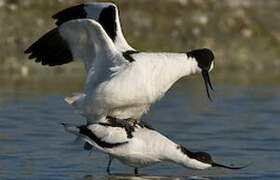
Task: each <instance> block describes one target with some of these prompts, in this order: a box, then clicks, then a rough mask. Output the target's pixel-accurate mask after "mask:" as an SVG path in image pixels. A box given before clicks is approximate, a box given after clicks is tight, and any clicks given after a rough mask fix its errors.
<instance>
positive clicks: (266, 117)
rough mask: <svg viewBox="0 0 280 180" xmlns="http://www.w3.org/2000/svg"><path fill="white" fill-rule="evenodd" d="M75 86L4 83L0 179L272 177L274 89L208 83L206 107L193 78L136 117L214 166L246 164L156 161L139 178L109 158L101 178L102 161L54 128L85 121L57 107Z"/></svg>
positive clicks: (277, 148) (277, 150)
mask: <svg viewBox="0 0 280 180" xmlns="http://www.w3.org/2000/svg"><path fill="white" fill-rule="evenodd" d="M70 79H71V78H70ZM74 79H75V78H74ZM42 81H43V82H44V83H39V85H37V86H35V84H38V82H42ZM67 82H71V84H72V85H71V86H70V85H68V84H67ZM82 82H83V79H80V78H77V79H75V80H72V81H69V80H67V81H66V82H64V84H62V83H60V82H59V83H55V82H54V81H53V78H51V80H50V79H49V80H48V81H47V80H40V79H38V80H35V81H22V80H19V81H18V82H17V83H14V84H13V83H12V82H9V83H4V85H5V87H4V86H3V88H1V91H0V147H1V148H0V179H78V180H82V179H87V180H91V179H239V180H240V179H241V180H242V179H280V155H279V154H280V131H279V127H280V124H279V117H280V116H279V115H280V108H279V107H280V87H277V86H276V87H272V86H270V87H261V86H257V87H254V85H251V86H239V85H228V84H232V83H230V82H227V83H226V84H227V85H225V83H214V84H215V89H216V91H215V93H214V102H213V103H211V102H209V101H208V100H207V96H206V93H205V89H204V87H203V84H202V82H201V81H200V80H198V79H195V80H194V81H193V82H192V83H190V82H189V81H180V82H179V83H176V84H175V86H174V87H173V88H172V89H171V91H169V92H168V93H167V95H166V96H165V97H164V98H163V99H162V100H161V101H160V102H158V103H156V104H155V105H154V106H153V107H152V109H151V111H150V112H149V114H148V115H146V116H145V117H143V119H144V120H146V121H148V122H149V123H150V124H151V125H152V126H153V127H155V128H156V129H158V130H159V131H160V132H162V133H163V134H165V135H167V136H168V137H169V138H171V139H172V140H174V141H175V142H177V143H180V144H184V145H185V146H186V147H187V148H189V149H191V150H193V151H206V152H209V153H210V154H211V155H212V156H213V158H214V159H215V160H216V161H217V162H220V163H223V164H227V165H230V164H233V165H245V164H248V163H250V165H249V167H248V168H245V169H242V170H235V171H234V170H225V169H218V168H213V169H210V170H204V171H196V170H189V169H185V168H183V167H181V166H178V165H175V164H172V163H161V164H158V165H155V166H152V167H148V168H144V169H140V173H141V174H142V175H140V176H137V177H135V176H133V175H132V173H133V169H132V168H128V167H126V166H124V165H122V164H120V163H119V162H117V161H116V160H115V161H114V162H113V164H112V169H111V170H112V172H113V175H111V176H108V175H107V174H106V173H105V168H106V165H107V156H106V155H104V154H103V153H101V152H99V151H93V152H91V153H89V152H87V151H84V150H83V148H82V143H81V142H75V141H74V140H75V137H74V136H72V135H71V134H68V133H66V132H64V130H63V128H62V127H61V125H60V123H61V122H69V123H76V124H82V123H84V122H85V121H84V119H83V118H82V117H80V116H79V115H78V114H76V113H75V112H74V111H73V109H72V108H71V107H70V106H68V105H67V104H66V103H65V102H64V101H63V97H64V96H66V95H69V94H70V93H71V92H75V91H78V90H79V89H82ZM214 82H215V81H214ZM65 87H66V88H65Z"/></svg>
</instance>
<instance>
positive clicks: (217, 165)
mask: <svg viewBox="0 0 280 180" xmlns="http://www.w3.org/2000/svg"><path fill="white" fill-rule="evenodd" d="M212 166H213V167H221V168H225V169H243V168H246V167H248V166H249V165H245V166H236V167H232V166H225V165H223V164H218V163H212Z"/></svg>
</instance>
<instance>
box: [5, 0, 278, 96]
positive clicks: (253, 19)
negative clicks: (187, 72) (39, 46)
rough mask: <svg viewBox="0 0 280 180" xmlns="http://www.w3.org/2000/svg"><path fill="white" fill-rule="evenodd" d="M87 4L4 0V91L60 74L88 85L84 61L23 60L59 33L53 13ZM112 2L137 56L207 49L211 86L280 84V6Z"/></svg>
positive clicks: (253, 1)
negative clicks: (212, 65) (27, 52)
mask: <svg viewBox="0 0 280 180" xmlns="http://www.w3.org/2000/svg"><path fill="white" fill-rule="evenodd" d="M82 2H86V1H78V0H75V1H74V0H0V47H1V50H0V64H1V65H0V70H1V74H0V76H1V77H0V81H1V82H2V84H4V85H6V86H11V85H12V86H15V84H18V83H22V84H24V83H25V82H24V81H27V80H29V79H33V81H34V78H35V77H36V79H37V81H40V82H46V81H47V80H51V79H52V78H55V77H57V75H59V76H65V77H69V75H71V76H75V77H76V76H77V79H80V81H78V82H77V83H79V85H82V84H83V80H84V77H83V65H82V64H81V63H80V62H75V63H71V64H67V65H64V66H61V67H55V68H49V67H48V68H46V67H42V66H40V65H39V64H37V63H34V62H33V61H28V60H27V56H26V55H25V54H23V51H24V50H25V49H26V48H27V47H28V46H29V45H30V44H31V43H33V42H34V41H36V40H37V39H38V38H39V37H40V36H42V35H43V34H44V33H46V32H47V31H48V30H50V29H51V28H53V27H55V26H54V20H53V19H52V18H51V16H52V15H53V14H55V13H56V12H58V11H59V10H62V9H64V8H67V7H69V6H72V5H76V4H80V3H82ZM114 2H115V3H116V4H117V5H118V7H119V9H120V17H121V24H122V27H123V32H124V34H125V37H126V39H127V40H128V42H129V43H130V44H131V45H132V46H133V47H135V48H136V49H138V50H140V51H170V52H186V51H188V50H191V49H196V48H202V47H207V48H210V49H212V50H213V51H214V53H215V56H216V59H215V60H216V63H215V70H214V71H213V72H212V76H213V77H214V79H215V80H214V81H216V82H223V83H228V82H230V83H235V84H240V85H248V84H250V85H261V86H263V85H269V86H278V85H279V84H280V83H279V82H278V77H279V74H280V73H279V69H280V60H279V57H280V46H279V44H280V28H279V27H280V23H279V22H280V1H278V0H157V1H151V0H133V1H132V0H120V1H114ZM12 80H13V81H12ZM229 80H230V81H229ZM14 82H15V83H14ZM58 84H59V83H58ZM55 85H56V84H55ZM76 85H77V84H76ZM76 85H73V86H76ZM37 86H39V87H40V88H42V86H43V87H44V85H42V84H40V85H37ZM56 86H58V85H56ZM70 86H71V85H70ZM48 88H50V87H48ZM56 88H57V87H56ZM63 88H65V87H63ZM43 89H46V87H44V88H43ZM47 90H49V89H47ZM47 90H46V91H47Z"/></svg>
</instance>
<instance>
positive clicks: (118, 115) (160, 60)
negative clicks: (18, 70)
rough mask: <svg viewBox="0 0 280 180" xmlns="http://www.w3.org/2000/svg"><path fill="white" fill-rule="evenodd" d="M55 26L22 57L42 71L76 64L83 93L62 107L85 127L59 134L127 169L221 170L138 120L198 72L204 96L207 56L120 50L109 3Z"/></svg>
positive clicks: (64, 16) (63, 15) (60, 17)
mask: <svg viewBox="0 0 280 180" xmlns="http://www.w3.org/2000/svg"><path fill="white" fill-rule="evenodd" d="M53 18H54V19H57V22H56V25H57V27H56V28H54V29H52V30H51V31H49V32H48V33H46V34H45V35H44V36H42V37H41V38H40V39H39V40H37V41H36V42H35V43H33V44H32V45H31V46H30V47H29V48H28V49H27V50H26V51H25V53H29V54H30V56H29V58H30V59H33V58H35V62H39V63H41V64H42V65H49V66H56V65H62V64H66V63H69V62H71V61H74V60H75V59H81V60H83V63H84V65H85V70H86V74H87V78H86V85H85V92H84V93H82V94H79V95H76V96H74V97H71V98H66V101H67V102H68V103H69V104H71V105H73V106H74V107H75V108H76V109H77V110H79V112H80V113H81V114H82V115H83V116H84V117H85V118H86V119H87V125H82V126H73V125H69V124H64V123H63V125H64V127H65V129H66V130H67V131H69V132H71V133H74V134H76V135H77V136H79V137H81V138H82V139H84V140H85V146H84V147H85V148H86V149H90V148H92V147H93V146H94V147H96V148H97V149H99V150H101V151H103V152H104V153H106V154H108V155H109V158H110V159H109V163H108V167H107V172H110V165H111V160H112V159H113V158H115V159H118V160H120V161H121V162H122V163H124V164H126V165H128V166H131V167H134V168H135V174H137V173H138V168H141V167H146V166H149V165H152V164H155V163H159V162H161V161H172V162H175V163H177V164H180V165H182V166H184V167H188V168H192V169H206V168H210V167H223V168H228V169H240V168H242V167H229V166H225V165H222V164H218V163H216V162H214V161H213V160H212V158H211V156H210V155H209V154H208V153H205V152H191V151H190V150H188V149H186V148H185V147H183V146H182V145H178V144H176V143H174V142H173V141H171V140H170V139H168V138H167V137H165V136H163V135H162V134H160V133H159V132H157V131H156V130H155V129H153V128H151V127H150V126H149V125H147V124H146V123H144V122H142V121H141V120H140V118H141V116H142V115H143V114H144V113H146V112H147V111H148V110H149V107H150V106H151V105H152V104H153V103H154V102H156V101H157V100H159V99H160V98H161V97H163V96H164V94H165V93H166V91H167V90H168V89H169V88H170V87H171V86H172V85H173V84H174V83H175V82H176V81H177V80H179V79H180V78H182V77H184V76H189V75H192V74H198V73H202V77H203V79H204V82H205V86H206V92H207V95H208V97H209V99H210V100H211V96H210V93H209V88H210V89H212V90H213V88H212V85H211V82H210V78H209V74H208V72H209V71H210V70H211V69H212V68H213V60H214V55H213V53H212V51H211V50H209V49H197V50H193V51H189V52H186V53H150V52H139V51H137V50H135V49H134V48H132V47H131V46H129V45H128V43H127V42H126V40H125V38H124V36H123V34H122V29H121V25H120V21H119V14H118V9H117V6H116V5H115V4H113V3H85V4H81V5H78V6H74V7H70V8H68V9H65V10H62V11H61V12H59V13H57V14H55V15H54V16H53Z"/></svg>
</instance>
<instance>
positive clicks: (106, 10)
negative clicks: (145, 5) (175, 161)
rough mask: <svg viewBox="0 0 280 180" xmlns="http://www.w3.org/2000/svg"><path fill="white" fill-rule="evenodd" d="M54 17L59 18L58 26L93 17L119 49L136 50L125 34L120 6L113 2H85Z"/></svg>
mask: <svg viewBox="0 0 280 180" xmlns="http://www.w3.org/2000/svg"><path fill="white" fill-rule="evenodd" d="M53 18H54V19H56V20H57V21H56V25H58V26H60V25H62V24H63V23H65V22H67V21H69V20H75V19H84V18H87V19H93V20H95V21H97V22H98V23H99V24H100V25H101V26H102V27H103V29H104V30H105V32H106V33H107V34H108V36H109V37H110V38H111V40H112V41H113V42H114V44H115V45H116V48H117V49H118V50H119V51H123V52H125V51H129V50H134V49H133V48H132V47H131V46H130V45H128V43H127V41H126V40H125V38H124V36H123V33H122V28H121V24H120V19H119V11H118V7H117V6H116V5H115V4H113V3H104V2H91V3H84V4H80V5H77V6H73V7H70V8H67V9H64V10H62V11H60V12H58V13H57V14H55V15H53Z"/></svg>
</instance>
